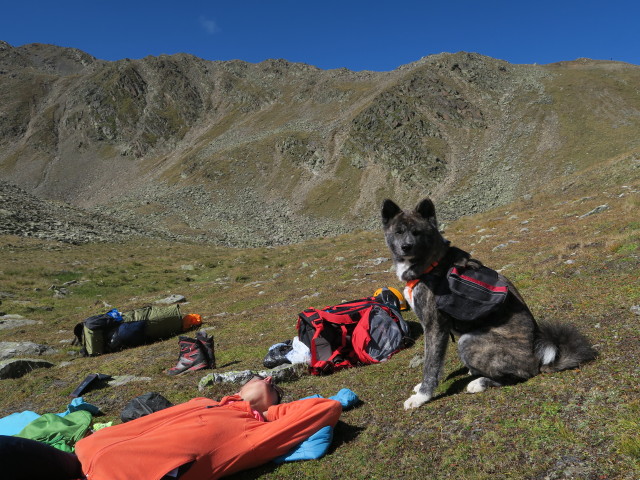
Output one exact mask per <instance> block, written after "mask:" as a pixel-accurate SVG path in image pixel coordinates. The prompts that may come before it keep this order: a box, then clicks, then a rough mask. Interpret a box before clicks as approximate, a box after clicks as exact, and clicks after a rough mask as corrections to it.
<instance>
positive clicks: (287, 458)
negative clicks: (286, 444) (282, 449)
mask: <svg viewBox="0 0 640 480" xmlns="http://www.w3.org/2000/svg"><path fill="white" fill-rule="evenodd" d="M331 440H333V428H331V427H329V426H326V427H322V428H321V429H320V430H318V431H317V432H316V433H314V434H313V435H311V436H310V437H309V438H307V439H306V440H305V441H304V442H302V443H301V444H300V445H298V446H297V447H296V448H294V449H293V450H291V451H290V452H289V453H285V454H284V455H281V456H279V457H277V458H276V459H274V460H273V461H274V462H275V463H284V462H295V461H297V460H315V459H317V458H320V457H322V456H324V454H325V453H327V450H329V445H331Z"/></svg>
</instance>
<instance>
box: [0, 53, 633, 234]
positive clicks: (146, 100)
mask: <svg viewBox="0 0 640 480" xmlns="http://www.w3.org/2000/svg"><path fill="white" fill-rule="evenodd" d="M638 85H640V67H637V66H634V65H629V64H623V63H616V62H600V61H591V60H585V59H581V60H576V61H573V62H562V63H560V64H552V65H544V66H536V65H511V64H509V63H507V62H504V61H500V60H495V59H492V58H489V57H483V56H480V55H477V54H470V53H456V54H440V55H433V56H429V57H425V58H423V59H421V60H419V61H417V62H415V63H412V64H409V65H405V66H403V67H400V68H398V69H396V70H394V71H392V72H367V71H362V72H352V71H348V70H345V69H341V70H320V69H318V68H315V67H313V66H309V65H305V64H298V63H289V62H287V61H284V60H268V61H265V62H262V63H259V64H250V63H246V62H241V61H230V62H212V61H205V60H202V59H199V58H196V57H193V56H189V55H172V56H160V57H147V58H144V59H141V60H129V59H125V60H120V61H117V62H106V61H102V60H98V59H95V58H93V57H91V56H89V55H87V54H85V53H83V52H80V51H78V50H74V49H67V48H60V47H55V46H51V45H40V44H32V45H25V46H22V47H12V46H11V45H9V44H7V43H4V42H0V179H1V180H4V181H6V182H8V183H11V184H15V185H17V186H19V187H21V188H22V189H24V190H25V191H26V192H28V193H30V194H33V195H36V196H37V197H39V198H40V199H43V200H55V201H64V202H67V203H70V204H72V205H73V206H76V207H82V208H84V209H88V210H89V211H90V212H95V213H99V214H101V215H105V216H104V217H100V218H107V217H113V218H115V219H117V220H118V221H119V222H123V223H124V224H127V225H134V226H135V227H136V228H135V230H139V229H142V230H145V229H146V230H151V229H153V230H155V231H161V232H165V233H166V234H170V235H175V236H180V237H185V238H195V239H199V240H207V241H213V242H216V243H221V244H226V245H270V244H283V243H290V242H295V241H298V240H302V239H305V238H309V237H315V236H325V235H328V234H336V233H340V232H346V231H350V230H353V229H357V228H365V229H369V228H377V227H378V215H379V214H378V208H379V205H380V203H381V201H382V199H383V198H385V197H391V198H394V199H396V200H398V201H399V202H400V203H402V204H403V205H405V206H410V205H412V204H413V203H415V202H416V201H417V200H418V199H420V198H422V197H423V196H425V195H429V196H432V197H433V198H434V200H435V201H436V204H437V206H438V212H439V214H440V217H441V218H444V219H446V218H455V217H459V216H461V215H466V214H471V213H475V212H479V211H484V210H487V209H489V208H492V207H495V206H498V205H503V204H506V203H509V202H511V201H513V200H515V199H517V198H520V197H522V196H525V195H531V194H535V193H537V192H539V191H543V190H545V189H546V188H547V185H548V184H549V183H550V182H552V181H553V180H554V179H556V178H558V177H560V176H564V175H569V174H572V173H576V172H581V171H586V170H588V169H590V168H591V167H593V166H595V165H598V164H602V163H604V162H606V161H608V160H611V159H614V158H617V157H620V156H625V155H627V156H630V157H633V158H637V155H638V151H639V150H640V145H639V143H640V90H638ZM8 201H10V200H8ZM8 210H11V209H8Z"/></svg>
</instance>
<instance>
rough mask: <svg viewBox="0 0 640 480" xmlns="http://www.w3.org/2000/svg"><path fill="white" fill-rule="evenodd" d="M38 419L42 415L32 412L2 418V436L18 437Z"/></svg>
mask: <svg viewBox="0 0 640 480" xmlns="http://www.w3.org/2000/svg"><path fill="white" fill-rule="evenodd" d="M37 418H40V415H39V414H37V413H36V412H32V411H30V410H26V411H24V412H18V413H12V414H11V415H8V416H6V417H4V418H0V435H16V434H17V433H20V432H21V431H22V429H23V428H24V427H26V426H27V425H29V424H30V423H31V422H33V421H34V420H35V419H37Z"/></svg>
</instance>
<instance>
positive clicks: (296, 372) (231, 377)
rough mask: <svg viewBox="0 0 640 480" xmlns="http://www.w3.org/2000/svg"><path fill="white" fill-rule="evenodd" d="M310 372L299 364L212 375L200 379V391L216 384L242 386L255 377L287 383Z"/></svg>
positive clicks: (303, 365) (305, 366) (306, 367)
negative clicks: (270, 378) (269, 377)
mask: <svg viewBox="0 0 640 480" xmlns="http://www.w3.org/2000/svg"><path fill="white" fill-rule="evenodd" d="M308 371H309V370H308V366H307V365H305V364H301V363H298V364H293V365H292V364H286V365H279V366H277V367H276V368H272V369H266V370H236V371H231V372H225V373H210V374H208V375H205V376H204V377H202V378H201V379H200V382H199V383H198V390H200V391H203V390H204V389H205V388H207V387H210V386H211V385H213V384H215V383H230V384H235V385H237V386H240V385H242V384H244V383H245V382H247V381H249V380H251V378H252V377H254V376H255V375H262V376H263V377H268V376H272V377H273V379H274V380H275V381H276V382H286V381H291V380H295V379H297V378H300V377H301V376H303V375H306V374H307V373H308ZM229 393H233V392H229Z"/></svg>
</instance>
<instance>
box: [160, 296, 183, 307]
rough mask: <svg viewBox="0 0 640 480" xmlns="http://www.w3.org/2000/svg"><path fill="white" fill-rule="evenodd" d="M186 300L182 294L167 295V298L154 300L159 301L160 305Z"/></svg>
mask: <svg viewBox="0 0 640 480" xmlns="http://www.w3.org/2000/svg"><path fill="white" fill-rule="evenodd" d="M186 301H187V299H186V297H185V296H184V295H169V296H168V297H167V298H163V299H161V300H156V302H155V303H160V304H162V305H171V304H173V303H184V302H186Z"/></svg>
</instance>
